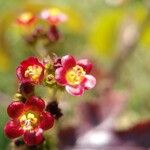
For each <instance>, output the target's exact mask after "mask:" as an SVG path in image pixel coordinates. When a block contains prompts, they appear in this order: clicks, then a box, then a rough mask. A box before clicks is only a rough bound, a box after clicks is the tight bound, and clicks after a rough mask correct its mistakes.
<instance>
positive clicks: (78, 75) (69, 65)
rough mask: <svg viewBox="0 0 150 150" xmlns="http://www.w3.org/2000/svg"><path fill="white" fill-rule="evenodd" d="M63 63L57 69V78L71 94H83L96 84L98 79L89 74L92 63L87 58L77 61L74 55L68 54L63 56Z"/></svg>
mask: <svg viewBox="0 0 150 150" xmlns="http://www.w3.org/2000/svg"><path fill="white" fill-rule="evenodd" d="M61 65H62V66H61V67H58V68H56V70H55V79H56V81H57V83H58V84H59V85H61V86H65V88H66V91H67V92H68V93H70V94H71V95H74V96H77V95H82V94H83V93H84V90H88V89H91V88H93V87H94V86H95V84H96V79H95V77H93V76H92V75H90V74H89V73H90V71H91V69H92V64H91V63H90V62H89V61H88V60H87V59H81V60H78V61H76V60H75V58H74V57H73V56H70V55H66V56H63V57H62V58H61Z"/></svg>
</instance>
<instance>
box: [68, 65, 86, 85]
mask: <svg viewBox="0 0 150 150" xmlns="http://www.w3.org/2000/svg"><path fill="white" fill-rule="evenodd" d="M85 74H86V73H85V71H84V70H83V68H82V67H81V66H78V65H76V66H75V67H73V68H72V69H71V70H69V71H68V72H67V73H66V80H67V82H68V83H69V84H70V85H79V84H80V83H81V82H82V81H83V79H84V76H85Z"/></svg>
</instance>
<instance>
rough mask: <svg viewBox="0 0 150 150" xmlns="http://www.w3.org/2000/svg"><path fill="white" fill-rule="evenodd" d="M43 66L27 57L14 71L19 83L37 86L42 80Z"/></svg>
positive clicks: (33, 58) (34, 59)
mask: <svg viewBox="0 0 150 150" xmlns="http://www.w3.org/2000/svg"><path fill="white" fill-rule="evenodd" d="M44 70H45V68H44V65H43V64H42V63H41V62H39V60H38V59H37V58H35V57H29V58H28V59H26V60H24V61H22V62H21V64H20V65H19V67H18V68H17V70H16V73H17V77H18V79H19V81H20V82H21V83H26V82H28V83H32V84H39V83H41V82H42V80H43V78H44Z"/></svg>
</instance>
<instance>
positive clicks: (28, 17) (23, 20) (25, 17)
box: [17, 12, 36, 26]
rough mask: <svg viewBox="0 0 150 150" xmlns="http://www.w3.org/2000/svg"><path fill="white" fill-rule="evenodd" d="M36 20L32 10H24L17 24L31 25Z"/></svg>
mask: <svg viewBox="0 0 150 150" xmlns="http://www.w3.org/2000/svg"><path fill="white" fill-rule="evenodd" d="M35 20H36V17H35V15H33V14H32V13H31V12H24V13H22V14H20V16H19V17H18V18H17V24H19V25H24V26H26V25H31V24H32V23H34V22H35Z"/></svg>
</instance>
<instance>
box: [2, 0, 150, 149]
mask: <svg viewBox="0 0 150 150" xmlns="http://www.w3.org/2000/svg"><path fill="white" fill-rule="evenodd" d="M149 3H150V2H149V0H147V1H146V0H145V1H144V0H82V1H74V0H51V1H50V0H26V1H21V0H7V1H6V0H0V119H1V121H0V149H7V147H8V145H9V143H10V141H9V140H8V139H7V138H6V137H5V136H4V134H3V127H4V124H5V123H6V121H7V120H8V116H7V113H6V108H7V105H8V104H9V103H10V101H11V100H12V97H13V95H14V93H15V92H16V90H17V82H16V74H15V69H16V67H17V66H18V64H19V63H20V61H22V60H23V59H25V58H27V57H28V56H33V55H36V56H37V52H36V51H35V48H34V46H33V45H32V44H28V43H27V42H26V41H25V40H24V38H23V36H22V32H21V31H20V29H18V27H17V26H16V25H15V21H16V17H18V14H20V13H21V12H23V11H31V12H33V13H35V14H38V13H39V12H40V11H41V10H42V9H45V8H51V7H57V8H59V9H60V10H61V11H63V12H64V13H65V14H66V15H67V16H68V21H66V22H65V23H63V24H61V25H60V26H59V30H60V32H61V34H62V39H61V40H60V41H58V42H57V43H52V44H50V46H49V47H48V51H50V52H55V53H56V54H57V55H58V56H63V55H66V54H71V55H75V56H76V57H77V58H89V59H90V60H91V61H92V62H93V64H94V68H93V72H92V74H94V75H95V76H96V78H97V85H96V87H95V88H94V89H93V90H91V91H88V92H86V93H85V94H84V95H83V96H82V97H77V98H76V97H72V96H70V95H69V94H64V95H61V96H59V97H60V101H59V102H60V107H61V109H62V112H63V114H64V116H63V117H62V118H61V119H60V120H59V121H58V126H57V131H53V132H52V133H51V134H52V135H51V136H52V137H53V136H54V135H55V136H54V138H53V140H51V141H50V145H51V146H50V148H49V149H52V150H53V149H58V148H59V149H61V150H63V149H64V150H67V149H75V150H80V149H85V150H86V149H89V150H90V149H91V150H92V149H112V150H114V149H115V150H118V149H121V150H122V149H126V150H128V149H131V150H134V149H139V150H142V149H144V148H148V147H149V146H150V141H149V140H148V139H149V138H150V120H149V118H150V24H149V23H150V4H149ZM38 90H39V92H40V93H39V95H40V96H43V97H45V98H48V96H49V95H48V92H47V89H44V90H41V89H40V88H39V89H38ZM53 134H54V135H53ZM56 141H57V142H56Z"/></svg>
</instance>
